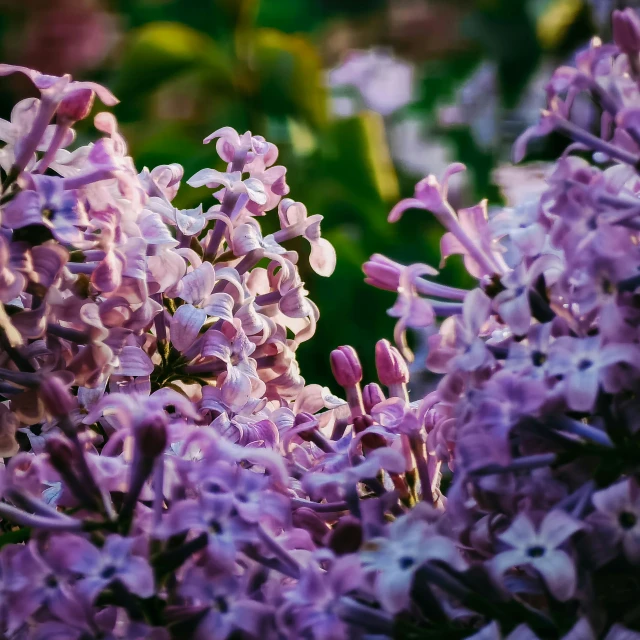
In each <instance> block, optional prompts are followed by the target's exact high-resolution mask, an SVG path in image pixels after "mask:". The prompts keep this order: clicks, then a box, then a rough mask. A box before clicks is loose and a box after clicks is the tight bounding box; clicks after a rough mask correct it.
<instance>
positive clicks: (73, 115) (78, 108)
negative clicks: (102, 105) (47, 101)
mask: <svg viewBox="0 0 640 640" xmlns="http://www.w3.org/2000/svg"><path fill="white" fill-rule="evenodd" d="M94 98H95V93H94V92H93V91H92V90H91V89H77V90H76V91H73V92H71V93H69V94H68V95H65V97H64V98H63V99H62V102H61V103H60V105H59V106H58V111H57V112H56V114H57V118H58V122H60V123H64V124H68V123H71V124H73V123H74V122H78V121H79V120H83V119H84V118H86V117H87V116H88V115H89V113H91V108H92V107H93V100H94Z"/></svg>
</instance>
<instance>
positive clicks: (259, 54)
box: [249, 29, 327, 127]
mask: <svg viewBox="0 0 640 640" xmlns="http://www.w3.org/2000/svg"><path fill="white" fill-rule="evenodd" d="M251 45H252V47H251V55H250V61H249V64H250V67H251V70H252V71H253V72H254V81H255V83H256V86H257V88H256V89H255V96H254V97H255V100H256V108H257V109H259V110H262V111H263V112H266V113H267V114H269V115H273V116H279V117H282V118H286V117H294V118H298V119H303V120H305V121H306V122H308V123H309V124H311V125H313V126H315V127H320V126H322V125H324V124H325V123H326V120H327V95H326V90H325V88H324V82H323V72H322V61H321V60H320V56H319V54H318V52H317V51H316V49H315V48H314V46H313V45H312V44H311V43H310V42H309V41H308V40H306V39H305V38H303V37H301V36H294V35H289V34H286V33H282V32H280V31H276V30H275V29H258V30H257V31H256V32H255V33H254V34H253V36H252V43H251Z"/></svg>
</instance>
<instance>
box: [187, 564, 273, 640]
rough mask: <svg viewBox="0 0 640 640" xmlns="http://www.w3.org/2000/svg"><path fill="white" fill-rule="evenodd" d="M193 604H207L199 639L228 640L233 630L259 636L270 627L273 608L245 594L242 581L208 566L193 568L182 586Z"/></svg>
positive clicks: (199, 627) (196, 633) (198, 629)
mask: <svg viewBox="0 0 640 640" xmlns="http://www.w3.org/2000/svg"><path fill="white" fill-rule="evenodd" d="M181 593H182V595H183V596H184V597H186V598H188V599H189V601H191V602H192V603H193V604H194V605H196V606H200V607H207V608H206V609H205V611H206V615H204V616H203V617H202V618H201V620H200V622H199V624H198V628H197V630H196V632H195V635H194V638H196V639H197V640H200V639H202V640H205V639H207V640H208V639H209V638H210V639H211V640H225V639H226V638H228V637H230V636H231V635H232V633H233V632H234V631H241V632H244V633H247V634H250V635H251V636H254V637H257V636H258V634H264V633H265V631H266V630H267V629H268V628H269V626H270V624H269V623H270V619H271V617H272V609H271V607H269V605H267V604H265V603H262V602H258V601H256V600H253V599H251V598H250V597H248V595H247V594H245V593H243V589H242V584H241V583H240V580H238V579H237V578H234V577H232V576H222V575H220V574H216V573H215V572H214V571H208V570H207V568H206V567H193V568H191V569H190V570H189V572H188V573H187V575H186V577H185V580H184V585H183V587H182V589H181Z"/></svg>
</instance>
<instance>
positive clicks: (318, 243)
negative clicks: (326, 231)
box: [309, 238, 337, 277]
mask: <svg viewBox="0 0 640 640" xmlns="http://www.w3.org/2000/svg"><path fill="white" fill-rule="evenodd" d="M336 260H337V258H336V250H335V249H334V248H333V245H332V244H331V243H330V242H329V241H328V240H327V239H326V238H318V239H317V240H314V241H313V242H312V243H311V255H310V256H309V264H310V265H311V268H312V269H313V270H314V271H315V272H316V273H317V274H318V275H321V276H325V277H329V276H330V275H331V274H332V273H333V272H334V271H335V268H336Z"/></svg>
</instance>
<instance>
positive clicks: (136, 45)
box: [114, 22, 232, 104]
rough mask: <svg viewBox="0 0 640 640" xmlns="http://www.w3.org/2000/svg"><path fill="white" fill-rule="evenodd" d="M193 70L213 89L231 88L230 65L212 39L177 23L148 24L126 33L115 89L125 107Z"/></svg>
mask: <svg viewBox="0 0 640 640" xmlns="http://www.w3.org/2000/svg"><path fill="white" fill-rule="evenodd" d="M193 69H198V70H200V71H201V72H203V73H205V74H206V75H207V79H208V80H209V82H210V83H211V86H212V87H214V88H218V89H219V88H222V87H230V86H231V73H232V69H231V62H230V61H229V60H228V58H227V56H226V55H225V54H224V53H223V52H222V51H221V50H220V48H219V47H218V46H217V45H216V43H215V42H214V41H213V39H212V38H210V37H209V36H207V35H206V34H204V33H202V32H200V31H197V30H195V29H192V28H191V27H188V26H186V25H184V24H180V23H177V22H151V23H149V24H146V25H144V26H142V27H140V28H138V29H136V30H134V31H132V32H131V33H130V34H129V36H128V39H127V41H126V43H125V47H124V53H123V58H122V62H121V64H120V71H119V74H118V76H117V77H116V79H115V82H114V89H115V92H116V95H119V96H120V97H121V98H126V100H123V102H125V104H126V102H130V101H131V100H132V98H135V97H136V96H140V95H148V94H149V93H150V92H152V91H153V90H155V89H156V88H157V87H158V86H160V85H161V84H163V83H164V82H166V81H167V80H169V79H171V78H173V77H175V76H176V75H178V74H180V73H183V72H185V71H188V70H193Z"/></svg>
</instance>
